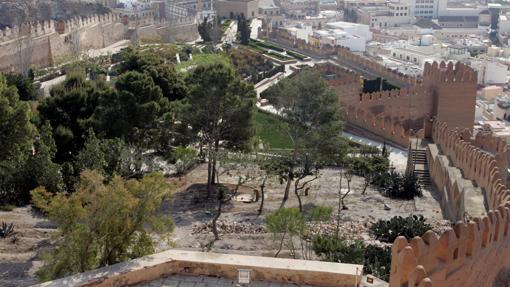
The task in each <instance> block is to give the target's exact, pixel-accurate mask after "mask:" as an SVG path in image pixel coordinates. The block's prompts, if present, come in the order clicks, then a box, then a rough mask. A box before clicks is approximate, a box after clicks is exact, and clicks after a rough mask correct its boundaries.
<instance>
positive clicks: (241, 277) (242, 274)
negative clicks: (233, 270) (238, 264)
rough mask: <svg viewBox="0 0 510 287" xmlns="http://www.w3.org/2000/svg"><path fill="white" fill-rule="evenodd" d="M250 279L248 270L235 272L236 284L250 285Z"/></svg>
mask: <svg viewBox="0 0 510 287" xmlns="http://www.w3.org/2000/svg"><path fill="white" fill-rule="evenodd" d="M250 277H251V270H250V269H238V270H237V283H239V284H250Z"/></svg>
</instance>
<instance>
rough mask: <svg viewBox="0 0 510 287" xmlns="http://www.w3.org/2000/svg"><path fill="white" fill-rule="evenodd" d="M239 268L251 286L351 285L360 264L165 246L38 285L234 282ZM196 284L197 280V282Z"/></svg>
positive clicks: (108, 286)
mask: <svg viewBox="0 0 510 287" xmlns="http://www.w3.org/2000/svg"><path fill="white" fill-rule="evenodd" d="M240 269H244V270H250V271H251V272H250V282H252V284H253V285H252V286H255V285H257V286H258V284H259V283H262V282H263V283H262V284H261V285H265V284H267V285H269V284H271V285H273V284H275V285H280V284H278V283H284V284H295V285H297V286H301V285H313V286H325V287H329V286H331V287H350V286H353V285H357V284H359V282H360V281H361V273H362V270H363V266H362V265H355V264H343V263H330V262H322V261H311V260H296V259H283V258H271V257H259V256H244V255H234V254H219V253H213V252H196V251H184V250H168V251H164V252H161V253H157V254H152V255H148V256H145V257H142V258H139V259H134V260H130V261H126V262H122V263H119V264H115V265H111V266H107V267H103V268H100V269H97V270H94V271H90V272H86V273H81V274H77V275H73V276H70V277H66V278H62V279H58V280H55V281H50V282H45V283H42V284H39V285H37V286H38V287H50V286H55V287H56V286H83V287H85V286H87V287H117V286H118V287H120V286H132V285H136V284H140V283H149V282H151V281H153V280H157V279H160V278H163V277H167V276H175V275H179V274H182V275H186V276H197V277H198V276H209V277H220V278H224V279H230V280H232V281H233V282H237V273H238V270H240ZM198 279H199V278H198ZM257 281H259V282H257ZM186 283H188V282H186ZM264 283H265V284H264ZM197 285H200V284H198V283H197ZM204 286H205V284H204ZM218 286H220V285H218Z"/></svg>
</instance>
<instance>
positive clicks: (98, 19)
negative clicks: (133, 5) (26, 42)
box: [0, 13, 120, 43]
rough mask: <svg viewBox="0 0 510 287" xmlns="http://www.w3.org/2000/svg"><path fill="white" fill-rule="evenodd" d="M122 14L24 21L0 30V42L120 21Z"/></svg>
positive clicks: (61, 32)
mask: <svg viewBox="0 0 510 287" xmlns="http://www.w3.org/2000/svg"><path fill="white" fill-rule="evenodd" d="M119 21H120V16H119V15H117V14H112V13H109V14H101V15H91V16H89V17H75V18H73V19H69V20H66V21H56V20H48V21H41V22H39V21H36V22H27V23H23V24H21V25H20V26H14V27H12V28H9V27H7V28H5V29H2V30H0V43H2V42H7V41H11V40H15V39H18V38H21V37H25V36H28V35H30V36H32V37H40V36H45V35H50V34H53V33H55V32H58V33H60V34H63V33H67V32H69V31H71V30H72V29H76V28H84V27H89V26H93V25H97V24H101V23H114V22H119Z"/></svg>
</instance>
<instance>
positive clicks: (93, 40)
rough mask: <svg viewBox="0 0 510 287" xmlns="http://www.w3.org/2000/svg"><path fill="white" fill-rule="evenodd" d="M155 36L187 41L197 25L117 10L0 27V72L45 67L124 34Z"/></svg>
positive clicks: (124, 37)
mask: <svg viewBox="0 0 510 287" xmlns="http://www.w3.org/2000/svg"><path fill="white" fill-rule="evenodd" d="M128 31H131V32H133V31H134V32H135V33H138V37H148V36H156V35H157V36H159V37H160V38H161V39H162V40H163V41H168V42H173V41H191V40H195V39H196V38H197V37H198V30H197V25H196V23H195V22H193V21H190V20H189V19H183V21H181V22H172V23H168V22H166V20H162V19H154V17H153V15H152V14H151V13H148V14H147V15H145V17H143V18H141V19H139V18H136V19H130V18H129V17H127V16H120V15H118V14H104V15H92V16H90V17H77V18H73V19H70V20H67V21H45V22H34V23H26V24H23V25H21V26H19V27H12V28H5V29H4V30H0V72H20V71H26V70H27V69H28V68H29V67H30V66H36V67H47V66H51V65H53V64H54V63H55V62H56V61H57V60H58V59H59V58H62V57H65V56H68V55H76V54H77V53H80V52H84V51H87V50H90V49H101V48H105V47H107V46H109V45H112V44H114V43H116V42H118V41H121V40H124V39H126V38H127V37H128V35H129V33H128Z"/></svg>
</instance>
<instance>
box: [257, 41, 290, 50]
mask: <svg viewBox="0 0 510 287" xmlns="http://www.w3.org/2000/svg"><path fill="white" fill-rule="evenodd" d="M254 42H255V45H257V46H259V47H262V48H266V49H271V50H275V51H278V52H283V51H285V50H284V49H282V48H280V47H278V46H276V45H274V44H271V43H268V42H262V41H254Z"/></svg>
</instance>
